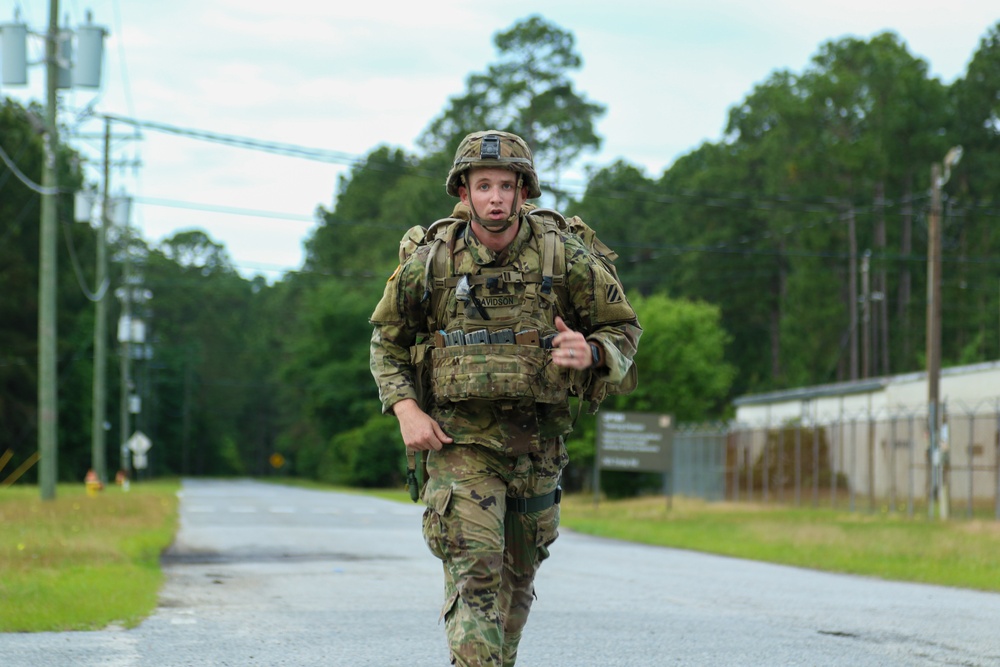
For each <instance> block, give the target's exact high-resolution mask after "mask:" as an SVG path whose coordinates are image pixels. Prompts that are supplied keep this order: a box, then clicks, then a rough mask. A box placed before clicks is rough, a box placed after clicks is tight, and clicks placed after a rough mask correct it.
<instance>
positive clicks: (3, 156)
mask: <svg viewBox="0 0 1000 667" xmlns="http://www.w3.org/2000/svg"><path fill="white" fill-rule="evenodd" d="M0 161H2V162H3V163H4V164H5V165H6V166H7V168H8V169H10V170H11V172H12V173H13V174H14V175H15V176H17V180H19V181H21V182H22V183H24V184H25V185H26V186H27V187H28V188H29V189H30V190H33V191H34V192H37V193H38V194H40V195H57V194H59V193H60V192H62V191H61V190H60V189H59V188H57V187H56V188H47V187H44V186H42V185H39V184H38V183H35V182H34V181H33V180H31V179H30V178H28V177H27V176H25V175H24V172H22V171H21V170H20V169H18V168H17V165H16V164H15V163H14V161H13V160H12V159H11V158H10V156H9V155H7V151H5V150H4V149H3V146H0Z"/></svg>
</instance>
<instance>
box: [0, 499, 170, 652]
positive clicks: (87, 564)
mask: <svg viewBox="0 0 1000 667" xmlns="http://www.w3.org/2000/svg"><path fill="white" fill-rule="evenodd" d="M178 488H179V485H178V484H177V483H176V482H144V483H142V484H133V485H132V488H131V490H130V491H129V492H127V493H126V492H123V491H122V490H121V489H119V488H117V487H112V488H109V489H106V490H104V491H102V492H100V493H99V494H98V495H97V496H96V497H91V496H88V495H87V494H86V492H85V489H84V487H83V485H82V484H74V485H60V486H59V487H58V488H57V491H56V498H55V499H54V500H49V501H43V500H41V499H40V497H39V491H38V488H37V487H34V486H13V487H8V488H5V489H0V525H2V526H3V531H0V572H3V576H2V577H0V632H39V631H61V630H88V629H94V628H102V627H106V626H107V625H109V624H113V623H115V624H120V625H122V626H125V627H133V626H135V625H137V624H138V623H139V622H140V621H142V619H143V618H145V617H146V616H148V615H149V613H150V612H151V611H152V610H153V609H154V608H155V607H156V601H157V594H158V592H159V589H160V586H161V584H162V582H163V576H162V574H161V572H160V564H159V559H160V553H161V552H162V551H163V550H164V549H165V548H166V547H167V546H168V545H169V544H170V542H171V541H172V540H173V537H174V534H175V532H176V529H177V490H178Z"/></svg>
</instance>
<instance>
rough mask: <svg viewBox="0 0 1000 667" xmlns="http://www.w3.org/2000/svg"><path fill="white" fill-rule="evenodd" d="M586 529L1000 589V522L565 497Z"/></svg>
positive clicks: (574, 525) (575, 526)
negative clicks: (999, 555) (594, 500)
mask: <svg viewBox="0 0 1000 667" xmlns="http://www.w3.org/2000/svg"><path fill="white" fill-rule="evenodd" d="M561 524H562V525H563V526H564V527H566V528H569V529H570V530H575V531H577V532H581V533H586V534H589V535H597V536H601V537H609V538H614V539H622V540H629V541H633V542H641V543H643V544H652V545H658V546H665V547H675V548H680V549H691V550H694V551H704V552H708V553H714V554H721V555H726V556H734V557H737V558H748V559H751V560H759V561H767V562H771V563H781V564H785V565H794V566H799V567H807V568H812V569H817V570H825V571H829V572H844V573H851V574H859V575H867V576H875V577H880V578H883V579H892V580H897V581H911V582H920V583H928V584H940V585H945V586H957V587H961V588H971V589H978V590H983V591H994V592H1000V559H998V558H997V554H998V553H1000V523H998V522H995V521H981V520H973V521H964V520H955V521H949V522H939V521H929V520H927V519H926V518H923V519H908V518H906V517H902V516H899V515H891V514H870V513H864V512H853V513H851V512H838V511H834V510H824V509H814V508H809V509H796V508H789V507H783V506H776V505H766V506H765V505H755V504H751V503H738V504H737V503H725V502H723V503H706V502H702V501H698V500H691V499H685V498H675V499H674V500H673V503H672V506H671V507H670V508H668V507H667V503H666V500H665V499H664V498H662V497H659V498H638V499H629V500H621V501H603V502H601V503H600V504H599V505H597V506H595V505H594V503H593V499H592V497H585V496H570V497H568V498H564V499H563V503H562V510H561Z"/></svg>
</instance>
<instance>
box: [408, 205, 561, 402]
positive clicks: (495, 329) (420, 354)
mask: <svg viewBox="0 0 1000 667" xmlns="http://www.w3.org/2000/svg"><path fill="white" fill-rule="evenodd" d="M556 216H559V214H558V213H556V212H555V211H549V210H545V209H535V210H532V211H531V212H530V213H529V214H528V215H525V216H524V217H523V218H522V220H524V221H526V222H527V223H528V224H529V225H530V226H531V238H530V239H529V240H528V241H527V242H526V243H525V246H524V247H523V248H522V249H521V252H520V253H519V255H518V256H517V257H516V258H514V260H513V261H512V262H511V263H509V264H508V265H507V266H504V267H488V266H481V265H479V264H477V263H476V262H475V261H474V259H473V258H472V256H471V254H470V253H469V252H468V251H467V250H466V247H465V235H464V233H463V232H464V231H465V228H466V225H467V224H468V223H467V221H465V220H461V219H455V218H445V219H444V220H439V221H438V222H436V223H434V225H431V227H430V228H428V230H427V237H431V238H433V240H432V241H431V242H430V244H431V248H430V251H429V253H428V256H427V259H426V265H425V274H424V275H425V284H424V301H425V312H426V314H427V330H428V331H429V332H433V333H432V335H431V337H430V338H429V340H428V344H425V345H422V346H417V348H415V349H414V350H412V352H413V355H414V357H415V358H414V359H413V361H414V362H415V363H417V364H420V363H421V362H423V363H425V364H426V366H425V367H426V368H427V369H428V372H429V385H430V390H431V393H432V394H433V396H434V398H435V400H438V401H464V400H469V399H483V400H501V401H502V400H513V401H517V400H522V399H531V400H533V401H535V402H537V403H561V402H563V401H565V400H566V399H567V397H568V394H569V391H570V389H571V388H572V387H574V386H575V385H576V384H578V383H579V382H580V373H579V372H574V371H572V370H570V369H566V368H562V367H560V366H557V365H555V364H554V363H552V359H551V351H550V349H549V348H550V347H551V346H550V345H546V341H547V340H550V338H551V336H553V335H555V333H556V329H555V316H556V315H561V316H562V317H563V318H564V319H566V320H567V324H569V326H570V327H571V328H575V326H576V323H575V322H573V320H572V309H571V308H570V307H569V305H570V304H569V299H568V296H567V294H566V289H565V288H566V285H565V282H566V281H565V272H566V266H565V249H564V245H565V244H564V242H563V239H562V236H561V234H560V230H559V219H558V218H557V217H556ZM560 217H561V216H560ZM563 226H564V227H565V221H563ZM404 243H405V239H404ZM424 355H429V364H427V363H426V362H427V361H428V360H427V359H426V357H425V356H424Z"/></svg>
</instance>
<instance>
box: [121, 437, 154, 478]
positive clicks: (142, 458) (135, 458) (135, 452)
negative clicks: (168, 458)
mask: <svg viewBox="0 0 1000 667" xmlns="http://www.w3.org/2000/svg"><path fill="white" fill-rule="evenodd" d="M125 446H126V447H128V448H129V449H130V450H132V467H133V468H135V469H136V470H143V469H145V468H146V466H147V465H148V459H147V458H146V452H148V451H149V448H150V447H152V446H153V442H152V441H151V440H150V439H149V437H148V436H147V435H146V434H145V433H143V432H142V431H136V432H135V433H133V434H132V437H131V438H129V439H128V440H126V441H125Z"/></svg>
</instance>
